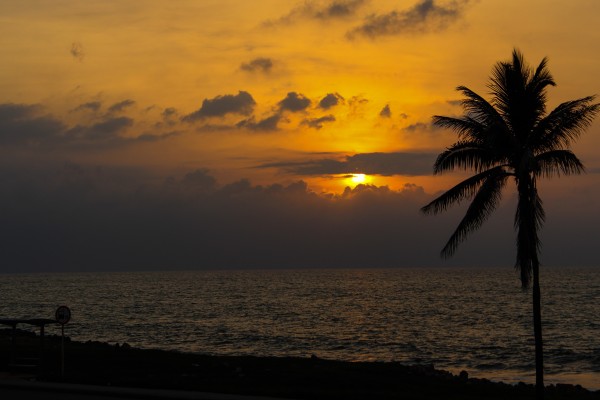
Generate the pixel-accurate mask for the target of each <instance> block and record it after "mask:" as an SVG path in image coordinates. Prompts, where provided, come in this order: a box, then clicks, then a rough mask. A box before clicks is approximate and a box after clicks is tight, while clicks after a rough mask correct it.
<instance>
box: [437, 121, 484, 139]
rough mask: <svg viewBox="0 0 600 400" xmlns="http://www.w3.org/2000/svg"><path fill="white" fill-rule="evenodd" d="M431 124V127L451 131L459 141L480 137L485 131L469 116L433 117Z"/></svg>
mask: <svg viewBox="0 0 600 400" xmlns="http://www.w3.org/2000/svg"><path fill="white" fill-rule="evenodd" d="M432 122H433V125H435V126H437V127H439V128H447V129H450V130H453V131H454V132H456V134H457V135H458V137H459V139H461V138H469V139H471V140H474V139H475V138H477V137H480V136H481V132H482V131H483V130H484V129H485V126H483V125H482V124H481V123H480V122H478V121H476V120H475V119H473V118H471V117H469V116H464V117H461V118H454V117H444V116H440V115H434V116H433V117H432Z"/></svg>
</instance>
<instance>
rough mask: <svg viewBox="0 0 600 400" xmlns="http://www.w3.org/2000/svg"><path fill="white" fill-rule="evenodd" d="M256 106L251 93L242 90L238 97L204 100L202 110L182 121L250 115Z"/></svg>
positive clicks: (225, 96) (231, 95) (219, 97)
mask: <svg viewBox="0 0 600 400" xmlns="http://www.w3.org/2000/svg"><path fill="white" fill-rule="evenodd" d="M255 105H256V102H255V101H254V99H253V98H252V96H251V95H250V93H248V92H245V91H241V90H240V91H239V93H238V94H236V95H233V94H226V95H222V96H217V97H215V98H212V99H204V100H203V101H202V107H200V109H198V110H197V111H194V112H193V113H191V114H188V115H186V116H184V117H183V118H182V120H183V121H188V122H193V121H196V120H202V119H205V118H209V117H223V116H225V115H227V114H241V115H250V114H252V111H253V110H254V106H255Z"/></svg>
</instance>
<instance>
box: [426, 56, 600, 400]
mask: <svg viewBox="0 0 600 400" xmlns="http://www.w3.org/2000/svg"><path fill="white" fill-rule="evenodd" d="M548 86H555V83H554V80H553V78H552V76H551V75H550V72H549V71H548V68H547V59H546V58H544V59H543V60H542V62H540V64H539V66H538V67H537V68H536V69H535V70H534V69H532V68H530V67H529V66H528V65H527V64H526V63H525V60H524V58H523V55H522V54H521V53H520V52H519V51H518V50H516V49H515V50H514V51H513V54H512V61H508V62H499V63H497V64H496V66H495V67H494V70H493V72H492V76H491V79H490V84H489V88H490V89H491V95H492V100H491V101H490V102H488V101H486V100H485V99H483V98H482V97H481V96H479V95H478V94H476V93H475V92H473V91H472V90H470V89H468V88H466V87H464V86H459V87H458V88H457V90H458V91H459V92H461V93H462V94H463V95H464V96H465V99H463V100H462V106H463V108H464V110H465V115H463V116H462V117H459V118H453V117H444V116H434V117H433V123H434V124H435V125H437V126H439V127H442V128H449V129H451V130H453V131H454V132H456V133H457V135H458V141H457V142H456V143H454V144H453V145H452V146H450V147H448V148H447V149H446V150H445V151H444V152H442V153H441V154H440V155H439V156H438V158H437V160H436V161H435V164H434V174H442V173H444V172H448V171H452V170H454V169H463V170H471V171H473V172H475V175H473V176H471V177H470V178H468V179H466V180H464V181H462V182H460V183H459V184H458V185H456V186H454V187H453V188H451V189H449V190H448V191H447V192H446V193H444V194H442V195H441V196H440V197H438V198H436V199H435V200H433V201H432V202H431V203H429V204H428V205H426V206H425V207H423V208H422V209H421V210H422V211H423V212H424V213H426V214H437V213H439V212H442V211H445V210H447V209H448V207H449V206H451V205H453V204H455V203H459V202H461V201H462V200H464V199H467V198H468V199H472V201H471V204H470V205H469V207H468V209H467V212H466V214H465V216H464V217H463V219H462V221H461V222H460V223H459V225H458V227H457V228H456V230H455V231H454V233H453V234H452V236H451V237H450V239H449V240H448V243H447V244H446V246H445V247H444V248H443V250H442V256H443V257H450V256H452V255H453V254H454V252H455V251H456V248H457V246H458V245H459V244H460V243H461V242H462V241H464V240H465V239H466V238H467V236H468V234H470V233H471V232H473V231H475V230H477V229H478V228H479V227H480V226H481V225H482V224H483V222H484V221H485V220H486V219H487V218H488V217H489V216H490V214H491V213H492V212H493V211H494V210H495V209H496V208H497V206H498V204H499V201H500V199H501V195H502V189H503V188H504V187H505V185H506V183H507V181H508V180H509V178H514V181H515V184H516V187H517V192H518V204H517V212H516V215H515V222H514V224H515V229H516V231H517V261H516V268H517V270H519V272H520V274H521V283H522V285H523V287H524V288H528V287H529V286H530V284H531V283H533V285H532V286H533V325H534V335H535V365H536V395H537V398H538V399H542V398H543V397H544V365H543V342H542V319H541V307H540V300H541V297H540V282H539V266H540V262H539V259H538V252H539V250H540V247H541V243H540V240H539V237H538V230H539V229H540V228H541V226H542V223H543V222H544V209H543V208H542V200H541V199H540V197H539V195H538V192H537V187H536V180H537V179H538V178H542V177H552V176H554V175H557V176H558V175H560V174H564V175H572V174H580V173H582V172H583V171H584V167H583V164H582V163H581V161H579V159H578V158H577V157H576V156H575V154H573V152H572V151H571V150H569V148H570V146H571V144H572V142H573V141H574V140H575V139H577V138H578V137H579V136H580V135H581V133H582V132H583V131H584V130H585V128H587V127H588V126H589V125H590V124H591V122H592V120H593V118H594V116H595V115H596V113H597V112H598V110H599V106H600V105H599V104H594V103H593V101H594V98H595V96H589V97H584V98H581V99H578V100H572V101H567V102H564V103H562V104H560V105H559V106H558V107H556V108H555V109H554V110H553V111H551V112H550V113H548V114H546V89H547V87H548ZM532 278H533V282H531V280H532Z"/></svg>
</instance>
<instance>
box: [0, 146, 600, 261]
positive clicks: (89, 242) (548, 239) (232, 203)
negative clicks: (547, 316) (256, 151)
mask: <svg viewBox="0 0 600 400" xmlns="http://www.w3.org/2000/svg"><path fill="white" fill-rule="evenodd" d="M359 158H360V157H359ZM0 181H1V182H2V185H0V207H1V209H2V210H3V213H2V224H0V241H1V242H2V251H1V252H0V271H2V272H28V271H71V270H96V271H103V270H121V271H122V270H152V269H160V270H164V269H165V268H171V269H174V270H178V269H213V268H306V267H311V268H315V267H339V268H349V267H359V268H370V267H420V266H429V267H430V266H438V265H439V266H441V265H463V266H464V265H473V266H475V265H477V266H485V265H494V266H503V267H506V268H507V269H510V268H511V265H512V264H513V262H514V254H515V250H514V233H513V227H512V218H513V216H514V215H513V212H514V199H512V198H511V196H510V194H509V195H508V196H507V198H505V201H504V202H503V205H502V206H501V207H500V209H499V210H498V212H497V214H496V215H495V216H494V217H493V218H492V219H491V220H490V221H488V223H486V225H485V226H484V228H483V229H482V230H481V231H480V232H478V233H477V235H475V236H473V237H472V238H471V239H470V240H469V241H468V242H467V243H465V245H464V246H463V247H462V248H461V249H459V252H458V254H457V255H456V256H455V258H454V259H453V260H450V261H442V260H441V259H440V258H439V250H440V249H441V247H442V246H443V245H444V243H445V241H446V240H447V238H448V236H449V235H450V233H451V232H452V230H453V228H454V227H455V225H456V223H457V221H458V220H459V219H460V217H461V214H462V212H463V211H464V207H463V208H462V209H461V208H459V209H457V210H452V211H451V212H450V213H448V214H445V215H442V216H438V217H425V216H423V215H421V214H419V208H420V207H421V206H423V205H424V204H426V203H428V202H429V201H430V200H431V199H432V196H431V195H429V194H427V193H425V192H424V191H423V188H421V187H419V186H416V185H413V184H406V185H405V186H404V187H403V188H402V189H400V190H391V189H389V188H387V187H377V186H372V185H358V186H356V187H355V188H348V189H346V191H344V192H343V193H341V194H339V195H337V196H333V195H321V194H318V193H315V192H313V191H312V190H311V189H310V188H309V187H308V186H307V184H306V183H305V182H303V181H297V182H293V183H286V184H272V185H268V186H260V185H259V186H257V185H254V184H252V183H251V182H250V181H249V180H246V179H241V180H238V181H235V182H232V183H228V184H223V183H220V182H218V181H217V180H216V179H215V178H214V177H213V176H212V174H211V173H210V171H209V170H207V169H202V168H201V169H197V170H191V171H189V172H187V173H184V174H182V175H180V176H174V177H170V178H167V179H163V180H162V182H161V181H158V182H157V179H156V177H155V176H153V175H152V174H150V173H149V172H147V171H144V170H141V169H123V168H115V167H112V168H111V167H102V166H91V167H86V166H84V165H78V164H73V163H66V164H63V165H40V166H38V167H35V166H31V165H29V166H25V165H21V166H20V167H19V168H15V166H14V165H13V166H7V165H5V163H0ZM572 197H573V198H569V199H568V201H569V202H573V203H572V204H573V205H574V208H573V210H571V211H570V212H569V213H568V215H565V214H564V213H562V214H561V212H560V209H561V206H560V205H557V204H556V202H551V201H550V202H548V203H547V211H548V215H549V216H550V220H549V221H548V223H547V226H546V229H544V234H543V240H544V244H545V246H544V251H543V259H544V260H547V261H546V262H545V264H546V265H553V264H556V263H561V262H567V263H570V264H569V265H575V264H576V265H583V264H585V263H586V262H588V263H591V262H594V263H595V262H596V259H595V256H594V254H595V253H596V252H595V249H596V247H597V243H596V239H595V235H594V234H592V232H593V231H594V230H595V229H596V226H597V224H598V223H600V220H599V219H598V218H599V217H598V213H595V212H592V213H591V214H588V213H587V212H589V211H590V207H592V208H594V207H595V204H589V203H590V202H589V201H587V200H585V201H581V198H580V197H577V196H576V195H573V196H572ZM577 198H579V199H580V200H576V199H577ZM574 199H575V200H574ZM563 201H564V199H563ZM586 203H587V205H586ZM563 209H564V207H563ZM594 210H595V209H594ZM569 232H572V233H574V234H575V233H576V234H577V235H579V236H578V240H577V241H573V240H571V241H567V242H565V241H564V240H562V238H563V237H564V235H565V234H567V233H569ZM561 254H568V255H569V256H568V259H565V257H564V256H561ZM586 254H587V256H586ZM590 255H591V257H590Z"/></svg>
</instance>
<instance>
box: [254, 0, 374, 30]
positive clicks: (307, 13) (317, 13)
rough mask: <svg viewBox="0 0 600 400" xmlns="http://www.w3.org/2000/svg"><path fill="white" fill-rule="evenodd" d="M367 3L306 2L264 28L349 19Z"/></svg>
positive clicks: (349, 0) (346, 0)
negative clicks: (309, 21)
mask: <svg viewBox="0 0 600 400" xmlns="http://www.w3.org/2000/svg"><path fill="white" fill-rule="evenodd" d="M367 2H368V0H333V1H328V2H325V4H322V3H323V2H316V1H305V2H303V3H302V4H301V5H299V6H296V7H295V8H294V9H292V11H290V12H289V13H288V14H286V15H284V16H282V17H280V18H278V19H277V20H274V21H273V20H269V21H265V22H264V23H263V26H267V27H268V26H275V25H284V24H290V23H294V22H296V21H298V20H302V19H313V20H320V21H330V20H335V19H344V18H349V17H352V16H354V15H356V13H357V11H358V10H359V9H360V7H362V6H363V5H364V4H366V3H367Z"/></svg>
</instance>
